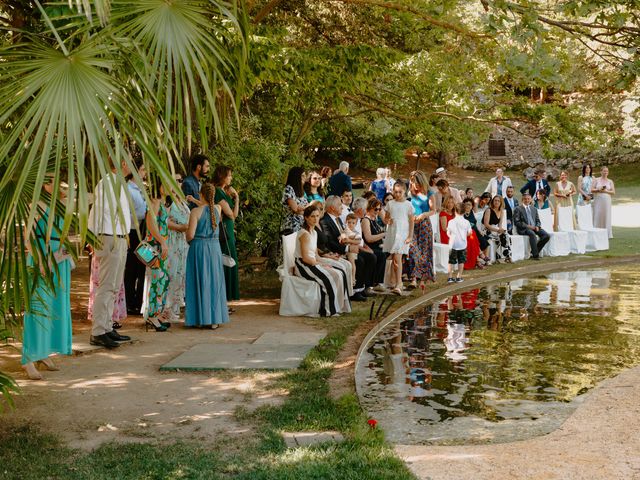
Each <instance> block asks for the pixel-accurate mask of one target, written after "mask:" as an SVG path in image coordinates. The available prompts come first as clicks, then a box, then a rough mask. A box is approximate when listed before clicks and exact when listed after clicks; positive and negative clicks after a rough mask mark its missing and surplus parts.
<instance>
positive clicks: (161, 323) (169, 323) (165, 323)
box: [160, 322, 171, 328]
mask: <svg viewBox="0 0 640 480" xmlns="http://www.w3.org/2000/svg"><path fill="white" fill-rule="evenodd" d="M160 325H163V326H165V327H166V328H169V327H171V322H160Z"/></svg>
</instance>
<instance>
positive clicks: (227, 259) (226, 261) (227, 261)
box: [220, 222, 236, 268]
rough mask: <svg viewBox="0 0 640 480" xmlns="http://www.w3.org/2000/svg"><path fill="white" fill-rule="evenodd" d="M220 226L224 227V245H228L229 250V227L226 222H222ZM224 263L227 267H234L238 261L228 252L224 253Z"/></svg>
mask: <svg viewBox="0 0 640 480" xmlns="http://www.w3.org/2000/svg"><path fill="white" fill-rule="evenodd" d="M220 228H221V229H222V236H223V237H224V245H226V247H227V251H229V239H228V238H227V229H226V228H225V226H224V222H220ZM221 247H222V245H221ZM222 265H224V266H225V267H229V268H232V267H235V266H236V261H235V259H234V258H233V257H232V256H231V255H227V254H226V253H223V254H222Z"/></svg>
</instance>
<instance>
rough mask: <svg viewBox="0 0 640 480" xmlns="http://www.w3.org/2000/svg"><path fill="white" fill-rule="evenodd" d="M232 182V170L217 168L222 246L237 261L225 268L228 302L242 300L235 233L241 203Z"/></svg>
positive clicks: (215, 178) (214, 177)
mask: <svg viewBox="0 0 640 480" xmlns="http://www.w3.org/2000/svg"><path fill="white" fill-rule="evenodd" d="M231 180H233V172H232V171H231V168H229V167H225V166H224V165H219V166H217V167H216V169H215V171H214V172H213V184H214V185H215V187H216V193H215V200H214V201H215V203H216V205H220V208H221V209H222V225H223V226H224V232H220V246H221V248H222V253H223V254H225V255H230V256H231V257H233V259H234V260H235V261H236V264H235V265H234V266H233V267H224V281H225V284H226V287H227V300H228V301H232V300H240V280H239V276H238V252H237V251H236V235H235V233H234V231H233V227H234V223H235V219H236V218H237V217H238V212H239V209H240V202H239V201H238V192H236V190H235V189H234V188H233V187H232V186H231Z"/></svg>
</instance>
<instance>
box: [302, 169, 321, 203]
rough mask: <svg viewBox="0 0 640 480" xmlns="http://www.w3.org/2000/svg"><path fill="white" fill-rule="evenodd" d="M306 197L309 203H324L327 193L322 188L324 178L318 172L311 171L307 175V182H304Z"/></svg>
mask: <svg viewBox="0 0 640 480" xmlns="http://www.w3.org/2000/svg"><path fill="white" fill-rule="evenodd" d="M303 189H304V196H305V198H306V199H307V202H309V203H311V202H315V201H318V202H322V203H324V198H325V191H324V188H323V187H322V177H321V176H320V174H319V173H318V172H316V171H311V172H309V174H308V175H307V180H306V181H305V182H304V187H303Z"/></svg>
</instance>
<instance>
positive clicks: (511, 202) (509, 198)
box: [504, 185, 518, 235]
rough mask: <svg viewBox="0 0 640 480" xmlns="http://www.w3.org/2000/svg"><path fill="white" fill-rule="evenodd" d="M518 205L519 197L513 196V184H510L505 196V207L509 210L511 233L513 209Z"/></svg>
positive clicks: (510, 231) (510, 232)
mask: <svg viewBox="0 0 640 480" xmlns="http://www.w3.org/2000/svg"><path fill="white" fill-rule="evenodd" d="M517 206H518V199H516V198H515V197H514V196H513V186H512V185H509V186H508V187H507V191H506V196H505V197H504V208H505V209H506V211H507V232H509V235H512V233H513V211H514V210H515V209H516V207H517Z"/></svg>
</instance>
